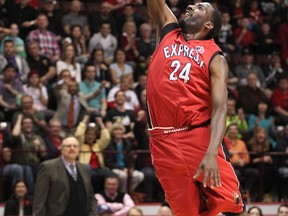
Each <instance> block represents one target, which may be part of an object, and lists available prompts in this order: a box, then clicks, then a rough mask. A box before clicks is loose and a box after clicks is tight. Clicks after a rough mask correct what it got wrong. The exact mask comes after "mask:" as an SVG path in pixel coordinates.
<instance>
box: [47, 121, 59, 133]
mask: <svg viewBox="0 0 288 216" xmlns="http://www.w3.org/2000/svg"><path fill="white" fill-rule="evenodd" d="M49 131H50V134H51V135H53V136H60V134H61V123H60V122H59V121H51V122H50V124H49Z"/></svg>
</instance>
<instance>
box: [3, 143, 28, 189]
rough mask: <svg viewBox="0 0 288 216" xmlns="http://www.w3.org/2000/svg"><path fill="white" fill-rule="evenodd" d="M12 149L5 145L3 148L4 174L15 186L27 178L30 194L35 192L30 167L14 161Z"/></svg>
mask: <svg viewBox="0 0 288 216" xmlns="http://www.w3.org/2000/svg"><path fill="white" fill-rule="evenodd" d="M11 159H12V150H11V149H10V148H9V147H4V148H3V149H2V160H3V161H2V174H3V176H5V177H8V179H9V181H11V183H12V185H13V186H15V185H16V183H17V182H18V181H20V180H25V182H26V185H27V187H28V189H29V190H28V191H29V192H30V194H32V192H33V186H34V183H33V175H32V170H31V169H30V167H28V166H25V165H20V164H17V163H12V162H11Z"/></svg>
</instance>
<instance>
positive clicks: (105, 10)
mask: <svg viewBox="0 0 288 216" xmlns="http://www.w3.org/2000/svg"><path fill="white" fill-rule="evenodd" d="M110 11H111V5H110V4H109V3H107V2H103V3H102V4H101V13H102V14H103V15H104V16H108V15H109V13H110Z"/></svg>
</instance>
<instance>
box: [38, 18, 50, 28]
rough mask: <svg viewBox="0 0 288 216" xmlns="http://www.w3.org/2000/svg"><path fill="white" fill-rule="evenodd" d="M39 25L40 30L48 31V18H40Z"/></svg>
mask: <svg viewBox="0 0 288 216" xmlns="http://www.w3.org/2000/svg"><path fill="white" fill-rule="evenodd" d="M37 25H38V27H39V28H40V29H46V28H47V26H48V19H47V17H46V16H38V18H37Z"/></svg>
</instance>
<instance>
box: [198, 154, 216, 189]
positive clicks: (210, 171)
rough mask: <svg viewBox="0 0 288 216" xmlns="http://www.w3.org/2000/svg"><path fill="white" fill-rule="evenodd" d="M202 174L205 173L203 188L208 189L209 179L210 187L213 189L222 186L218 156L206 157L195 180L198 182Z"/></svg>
mask: <svg viewBox="0 0 288 216" xmlns="http://www.w3.org/2000/svg"><path fill="white" fill-rule="evenodd" d="M202 172H204V178H203V186H204V187H205V188H206V187H207V183H208V179H209V182H210V187H211V188H212V189H213V188H214V186H216V187H220V186H221V181H220V174H219V169H218V164H217V156H215V155H206V156H205V157H204V158H203V160H202V162H201V163H200V165H199V167H198V169H197V171H196V174H195V175H194V176H193V179H194V180H196V179H197V178H198V177H199V176H200V174H201V173H202Z"/></svg>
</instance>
